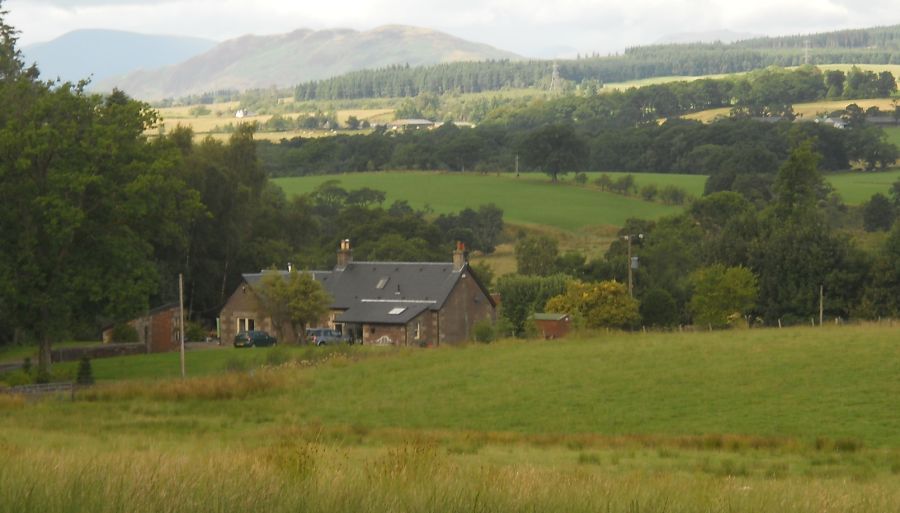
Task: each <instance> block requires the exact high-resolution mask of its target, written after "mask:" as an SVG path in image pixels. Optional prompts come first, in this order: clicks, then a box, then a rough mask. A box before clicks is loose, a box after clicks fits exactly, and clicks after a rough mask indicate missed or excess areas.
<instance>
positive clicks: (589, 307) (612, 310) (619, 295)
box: [544, 280, 640, 329]
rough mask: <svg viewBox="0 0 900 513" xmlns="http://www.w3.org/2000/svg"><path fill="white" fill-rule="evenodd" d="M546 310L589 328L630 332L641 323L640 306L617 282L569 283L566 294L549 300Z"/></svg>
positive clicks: (625, 288)
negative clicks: (567, 316)
mask: <svg viewBox="0 0 900 513" xmlns="http://www.w3.org/2000/svg"><path fill="white" fill-rule="evenodd" d="M544 310H545V311H547V312H555V313H567V314H570V315H572V316H574V317H576V318H578V319H580V320H581V321H582V322H584V326H586V327H588V328H623V329H624V328H631V327H634V326H635V325H637V323H638V322H639V320H640V315H639V314H638V302H637V301H636V300H635V299H634V298H632V297H630V296H629V295H628V289H627V287H626V286H625V285H623V284H621V283H619V282H616V281H601V282H596V283H583V282H581V281H577V280H574V281H570V282H569V284H568V285H567V286H566V292H565V293H564V294H560V295H558V296H554V297H552V298H550V299H549V300H548V301H547V304H546V305H545V306H544Z"/></svg>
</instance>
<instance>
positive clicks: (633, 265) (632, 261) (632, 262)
mask: <svg viewBox="0 0 900 513" xmlns="http://www.w3.org/2000/svg"><path fill="white" fill-rule="evenodd" d="M635 237H637V238H638V239H643V238H644V234H643V233H639V234H637V235H625V236H624V237H622V238H623V239H625V241H626V242H627V243H628V295H629V296H631V297H634V270H635V269H637V266H638V263H637V257H632V256H631V241H632V239H634V238H635Z"/></svg>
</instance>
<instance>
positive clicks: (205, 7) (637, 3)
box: [0, 0, 900, 57]
mask: <svg viewBox="0 0 900 513" xmlns="http://www.w3.org/2000/svg"><path fill="white" fill-rule="evenodd" d="M0 2H2V4H3V6H4V9H6V10H7V11H9V14H8V15H7V22H8V23H9V24H11V25H13V26H14V27H16V28H17V29H18V30H19V31H20V39H19V43H20V45H28V44H31V43H36V42H41V41H48V40H51V39H53V38H55V37H58V36H60V35H62V34H64V33H66V32H69V31H71V30H75V29H82V28H105V29H118V30H127V31H134V32H142V33H147V34H168V35H190V36H198V37H204V38H208V39H214V40H217V41H223V40H226V39H230V38H233V37H237V36H240V35H244V34H257V35H263V34H275V33H283V32H289V31H292V30H295V29H300V28H311V29H323V28H338V27H340V28H352V29H357V30H367V29H371V28H375V27H377V26H380V25H386V24H403V25H415V26H420V27H427V28H432V29H437V30H441V31H444V32H447V33H450V34H453V35H455V36H458V37H462V38H464V39H469V40H472V41H478V42H482V43H487V44H490V45H493V46H496V47H498V48H502V49H504V50H509V51H513V52H516V53H518V54H521V55H524V56H530V57H549V56H553V55H551V54H566V53H568V54H574V53H576V52H578V53H582V54H585V53H593V52H598V53H600V54H603V55H605V54H609V53H615V52H619V51H622V50H623V49H625V48H627V47H630V46H637V45H642V44H649V43H653V42H655V41H657V40H659V39H660V38H661V37H662V36H666V35H671V34H678V33H685V32H707V31H713V30H726V29H727V30H732V31H736V32H741V33H752V34H756V35H784V34H803V33H811V32H821V31H830V30H838V29H843V28H862V27H870V26H876V25H890V24H897V23H900V9H898V5H897V4H898V0H866V1H860V0H754V1H752V2H745V1H735V0H627V1H625V0H450V1H448V0H439V1H435V0H368V1H363V0H332V1H325V2H323V1H321V0H316V1H304V0H0Z"/></svg>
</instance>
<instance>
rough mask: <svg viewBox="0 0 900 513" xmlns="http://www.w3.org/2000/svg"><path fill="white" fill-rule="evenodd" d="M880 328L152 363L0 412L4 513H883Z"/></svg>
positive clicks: (889, 381) (887, 420)
mask: <svg viewBox="0 0 900 513" xmlns="http://www.w3.org/2000/svg"><path fill="white" fill-rule="evenodd" d="M898 329H900V327H893V326H889V325H882V326H859V327H830V328H829V327H826V328H789V329H788V328H786V329H755V330H742V331H730V332H712V333H708V332H702V333H631V334H627V333H585V334H580V335H576V336H575V337H573V338H572V339H571V340H556V341H511V340H507V341H501V342H499V343H494V344H490V345H468V346H462V347H439V348H433V349H427V350H422V349H410V350H407V349H388V350H383V351H378V352H366V351H363V350H361V349H360V348H352V349H346V350H342V351H338V352H331V353H329V354H328V357H326V358H321V359H319V360H318V364H316V365H309V364H301V363H299V361H307V362H308V360H307V359H306V358H307V356H308V355H306V354H304V353H302V351H303V349H288V348H276V349H257V350H249V351H248V350H236V349H231V348H227V349H221V350H211V351H202V352H197V354H196V355H193V358H194V359H195V360H196V359H198V358H201V357H204V356H211V355H213V354H216V353H225V354H228V353H231V354H241V355H250V356H254V357H257V358H260V357H261V359H262V361H263V362H265V361H266V360H271V362H272V363H273V365H269V366H263V367H259V366H252V367H250V368H245V369H243V370H235V369H232V370H231V371H228V372H226V371H225V368H224V367H223V368H220V369H219V371H218V372H214V373H210V374H209V375H207V376H205V377H195V378H190V379H188V380H184V381H182V380H178V379H171V378H162V377H159V376H160V375H161V374H162V373H161V372H160V371H159V370H158V369H157V370H154V367H159V366H162V365H166V366H170V365H171V366H172V367H176V366H177V365H172V364H174V363H175V362H177V355H168V356H169V357H170V358H171V356H175V358H173V359H172V360H170V361H163V360H160V361H159V362H157V363H155V364H150V363H148V364H147V365H145V366H138V365H134V364H128V365H130V369H131V370H130V372H131V373H133V374H132V376H131V377H130V379H127V380H117V381H108V382H106V383H103V384H101V385H98V386H96V387H94V388H93V389H90V390H83V391H80V392H78V393H77V394H76V398H75V400H74V401H72V400H69V399H67V398H66V399H63V398H60V399H45V400H42V401H38V402H25V401H23V400H20V399H17V398H9V397H8V396H3V395H0V458H2V460H3V461H4V464H3V465H0V496H2V497H3V498H4V500H3V501H0V511H3V512H6V511H10V512H12V511H46V512H56V511H60V512H62V511H66V512H77V511H91V512H106V511H135V512H142V511H170V512H180V511H218V512H230V511H247V510H253V511H298V510H300V511H321V512H338V511H348V512H349V511H354V512H356V511H398V512H419V511H422V512H425V511H451V512H452V511H496V512H505V511H557V510H559V511H597V510H603V511H611V512H640V511H647V512H658V511H666V512H693V511H731V512H758V511H779V512H791V511H802V512H807V511H808V512H813V511H857V512H882V511H894V510H896V506H897V504H900V434H898V433H897V431H896V426H897V425H898V422H900V410H898V409H897V408H896V397H897V395H898V392H900V382H898V381H897V379H896V376H897V375H898V372H900V358H898V356H900V337H898V336H897V330H898ZM312 349H313V350H315V348H312ZM273 354H274V355H278V357H277V358H274V357H271V356H269V355H273ZM148 358H149V357H145V356H137V357H124V358H118V359H109V360H106V361H101V360H97V361H95V362H94V364H95V369H97V371H98V373H99V372H100V371H101V369H102V367H103V366H104V365H110V366H115V365H124V360H126V359H148ZM242 358H249V356H242ZM117 360H118V361H117ZM256 365H259V364H256ZM190 369H191V364H190V363H189V372H190Z"/></svg>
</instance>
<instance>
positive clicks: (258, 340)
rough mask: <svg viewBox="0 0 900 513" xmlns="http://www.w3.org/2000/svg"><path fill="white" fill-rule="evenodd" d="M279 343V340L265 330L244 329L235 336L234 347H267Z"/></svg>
mask: <svg viewBox="0 0 900 513" xmlns="http://www.w3.org/2000/svg"><path fill="white" fill-rule="evenodd" d="M277 343H278V340H276V339H275V337H273V336H272V335H269V334H268V333H266V332H265V331H242V332H240V333H238V334H237V335H236V336H235V337H234V347H265V346H274V345H276V344H277Z"/></svg>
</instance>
